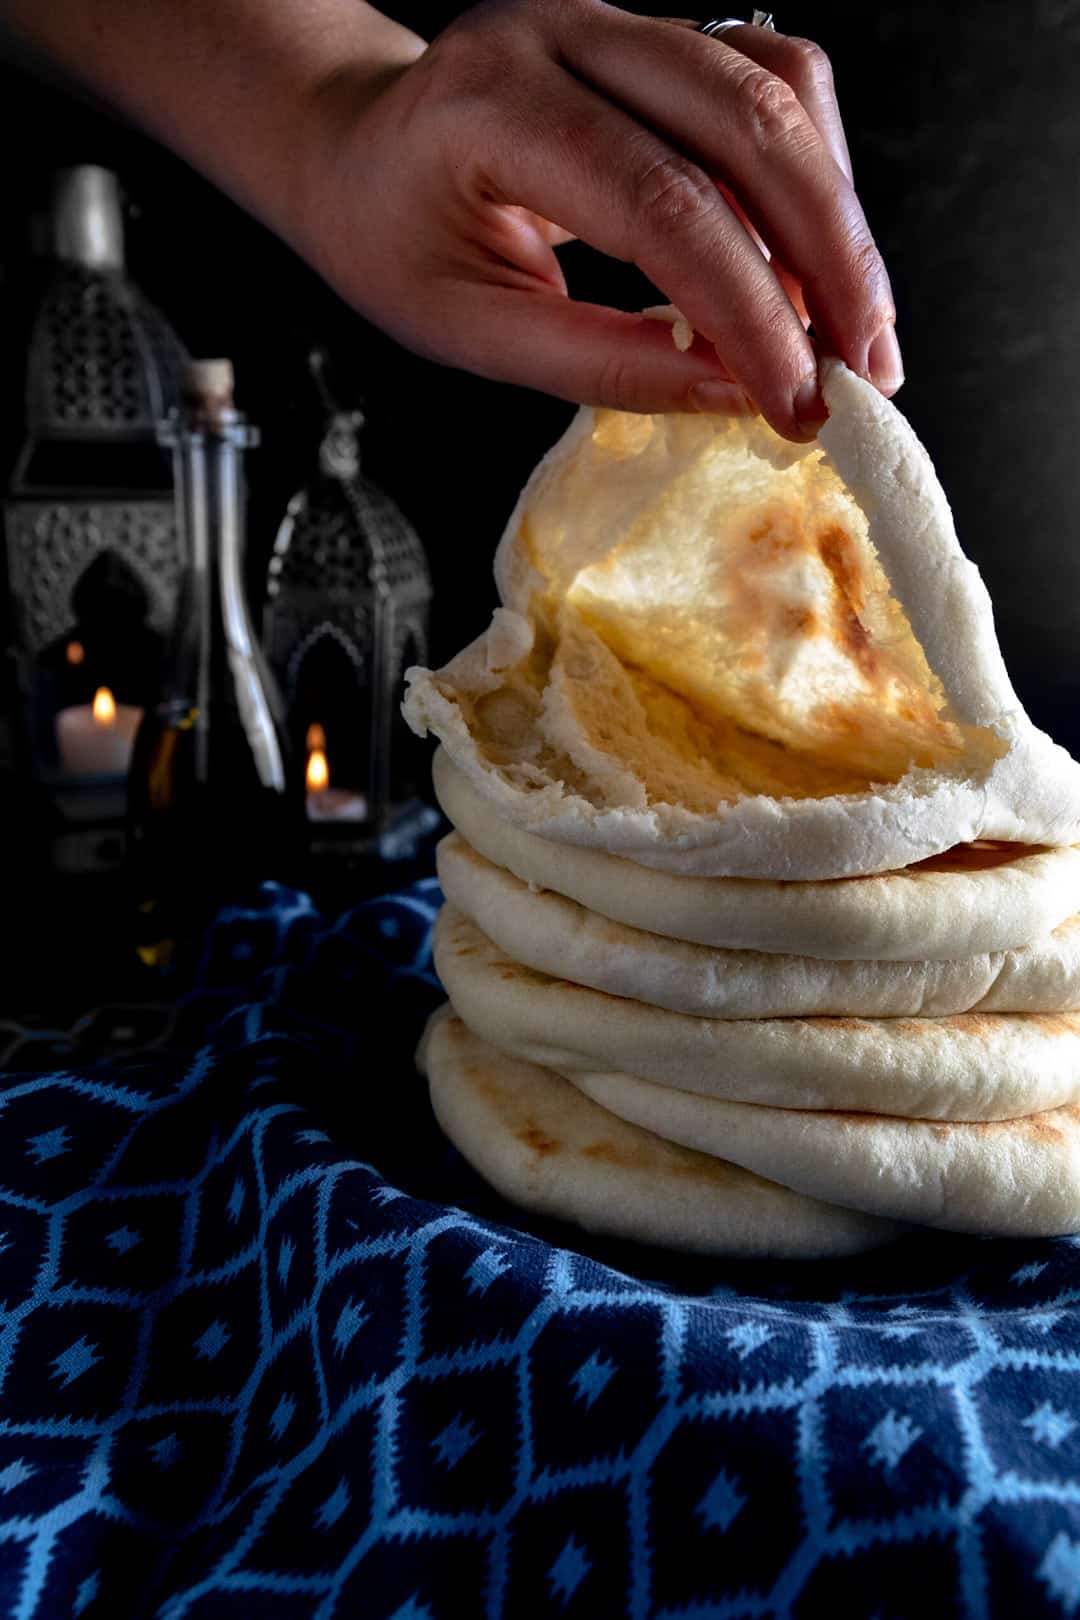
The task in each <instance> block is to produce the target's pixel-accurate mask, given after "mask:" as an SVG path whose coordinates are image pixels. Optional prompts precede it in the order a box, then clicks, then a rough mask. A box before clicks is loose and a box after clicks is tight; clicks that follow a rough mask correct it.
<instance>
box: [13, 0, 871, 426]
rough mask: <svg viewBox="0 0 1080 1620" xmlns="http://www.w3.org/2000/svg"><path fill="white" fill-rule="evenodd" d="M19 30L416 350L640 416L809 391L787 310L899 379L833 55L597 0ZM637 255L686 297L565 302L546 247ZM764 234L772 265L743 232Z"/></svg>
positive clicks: (269, 13) (352, 1) (301, 11)
mask: <svg viewBox="0 0 1080 1620" xmlns="http://www.w3.org/2000/svg"><path fill="white" fill-rule="evenodd" d="M4 3H5V12H4V15H5V17H6V19H7V21H8V22H9V24H10V26H11V27H12V28H13V29H14V30H15V31H16V33H19V34H21V35H22V36H23V37H24V38H25V39H27V40H28V41H29V42H30V43H31V44H32V45H33V46H34V47H36V48H37V49H38V50H39V51H41V52H42V53H44V54H45V55H47V56H48V57H50V58H51V59H52V60H53V61H55V62H57V63H58V64H60V65H61V66H63V67H64V68H66V70H67V71H68V72H70V73H71V74H72V75H73V76H75V77H77V78H80V79H82V80H83V81H84V82H86V83H87V84H88V85H90V86H91V87H92V88H93V89H94V90H96V91H97V92H98V93H99V94H101V95H103V96H104V97H105V98H106V99H108V100H110V101H111V102H113V103H114V104H115V105H117V106H118V107H120V108H122V109H123V110H124V111H125V112H127V113H128V114H129V115H130V116H131V117H133V118H134V119H135V120H136V121H137V122H139V123H141V124H142V125H143V126H144V127H145V128H147V129H148V130H150V131H152V132H153V133H154V134H155V135H157V136H158V137H159V138H160V139H161V140H162V141H164V142H165V143H166V144H168V145H169V146H171V147H172V148H173V149H174V150H176V151H177V152H179V153H181V154H182V155H183V156H184V157H186V158H187V159H188V160H189V161H190V162H191V163H192V164H193V165H195V166H196V167H197V168H199V169H201V170H202V171H203V172H204V173H205V174H207V175H208V176H209V177H210V178H211V179H212V180H214V181H215V182H216V183H217V184H218V185H220V186H221V187H222V188H223V189H224V190H225V191H227V192H229V193H230V194H231V195H232V196H233V197H235V198H236V199H237V201H238V202H240V203H241V204H243V205H244V206H245V207H247V208H248V209H250V210H251V211H252V212H253V213H255V214H256V215H258V216H259V217H260V218H261V219H263V220H264V221H265V222H266V223H267V224H268V225H270V226H271V227H272V228H273V229H274V230H276V231H278V232H279V233H280V234H281V235H282V236H283V237H285V238H286V239H287V240H288V241H290V242H291V243H292V244H293V246H294V247H296V248H297V249H298V250H299V251H300V252H301V253H302V254H304V255H305V257H307V258H308V259H309V260H310V262H311V263H312V264H313V265H315V267H316V268H317V269H318V270H319V271H320V272H321V273H322V274H323V275H324V276H325V277H326V278H327V279H328V280H329V281H330V282H331V284H332V285H333V286H335V287H336V288H337V290H338V291H339V292H340V293H342V294H343V296H344V297H346V298H347V299H348V300H349V301H350V302H351V303H352V304H353V305H354V306H355V307H356V308H357V309H359V310H361V311H362V312H363V313H364V314H365V315H366V316H368V317H369V318H370V319H371V320H373V321H375V322H376V323H377V324H379V325H381V326H382V327H384V329H385V330H387V331H389V332H390V333H391V334H392V335H394V336H395V337H397V338H398V339H399V340H400V341H401V342H403V343H405V344H407V345H408V346H410V347H411V348H414V349H415V350H417V351H418V352H420V353H424V354H427V355H429V356H430V357H431V358H434V359H437V360H440V361H444V362H447V363H450V364H454V365H461V366H464V367H467V368H469V369H472V370H475V371H478V372H480V373H482V374H484V375H487V376H492V377H498V378H502V379H505V380H508V381H512V382H517V383H522V384H525V385H527V386H531V387H538V388H543V389H547V390H548V391H550V392H552V393H555V394H559V395H561V396H562V397H564V398H567V399H574V400H585V401H590V402H593V403H599V404H611V405H617V406H622V407H624V408H628V409H636V410H673V409H675V410H677V409H684V410H685V409H700V410H732V409H735V410H737V409H745V408H746V402H747V400H748V399H749V400H750V401H751V402H752V403H753V404H754V405H756V406H757V407H758V408H759V409H760V410H762V411H763V412H764V414H765V415H766V416H767V417H768V418H769V420H770V421H771V422H772V423H773V425H774V426H775V427H777V429H778V430H779V431H780V432H782V433H785V434H787V435H788V436H789V437H793V438H801V437H805V436H807V434H808V433H810V432H812V431H813V428H814V424H815V422H816V421H817V420H819V419H820V416H821V413H822V406H821V402H820V396H819V394H818V390H817V382H816V355H815V353H814V350H813V348H812V346H811V344H810V342H809V340H808V338H807V336H806V332H805V327H804V320H803V318H802V317H803V312H804V304H805V310H806V311H808V312H809V316H810V318H811V319H812V320H813V323H814V327H815V330H816V331H817V332H818V334H819V335H820V336H821V338H822V339H823V341H824V342H825V343H826V344H827V346H828V347H829V348H830V349H831V350H832V351H833V352H836V353H839V354H840V355H841V356H842V357H843V358H844V359H846V360H847V362H848V364H849V365H851V366H852V367H853V368H854V369H855V370H857V371H859V372H861V373H862V374H863V375H868V376H870V377H871V379H872V380H873V381H875V382H876V383H877V384H878V386H879V387H881V388H882V389H883V391H885V392H889V393H891V392H892V391H894V389H895V388H896V387H898V386H899V383H900V381H901V380H902V373H901V366H900V357H899V350H898V348H897V347H896V341H895V337H894V336H893V335H892V320H893V310H892V304H891V299H890V294H889V286H888V278H887V276H886V274H885V270H884V266H883V265H882V263H881V259H880V256H879V255H878V253H877V250H876V248H875V246H874V243H873V239H872V237H871V235H870V232H869V230H868V228H867V225H866V221H865V219H864V217H863V214H862V210H861V208H860V206H859V203H858V199H857V197H856V195H855V191H854V189H853V186H852V182H851V176H850V166H849V163H848V158H847V150H846V146H845V144H844V138H843V131H842V125H841V123H840V118H839V113H838V112H837V110H836V101H835V96H834V95H833V91H832V85H831V76H830V75H829V71H828V63H827V62H826V61H825V58H824V57H823V56H822V55H821V53H820V52H819V51H817V50H816V47H813V46H810V45H808V44H807V42H806V41H802V40H789V39H785V38H784V37H783V36H780V35H773V34H766V33H765V32H764V31H763V30H761V29H758V28H753V27H744V28H738V29H734V30H731V31H730V32H729V33H727V34H725V35H724V37H723V39H722V40H712V39H706V38H704V37H703V36H701V35H700V34H697V33H696V32H695V31H694V30H693V29H692V28H689V27H686V26H676V25H675V24H674V23H673V22H672V21H670V20H665V19H656V18H647V17H646V18H643V17H634V16H630V15H628V14H627V13H624V12H621V11H618V10H617V9H616V8H615V7H613V6H609V5H605V4H602V3H601V0H487V3H485V4H482V5H479V6H477V7H475V8H474V10H472V11H470V12H467V13H466V14H465V15H464V16H463V17H462V18H460V19H459V20H458V21H457V22H456V23H454V24H453V25H452V26H451V27H450V28H448V29H447V30H446V31H445V32H444V33H443V34H442V35H440V36H439V38H438V39H437V40H436V41H435V42H434V43H433V44H432V46H431V47H430V48H426V47H425V45H424V42H423V41H422V40H421V39H419V38H418V37H417V36H416V35H415V34H412V33H411V32H409V30H407V29H404V28H401V27H399V26H398V25H397V24H395V23H393V22H391V21H389V20H388V19H387V18H385V17H384V16H382V15H381V14H380V13H379V12H377V11H376V10H374V8H373V7H371V6H368V5H363V4H360V3H359V0H4ZM571 235H575V236H580V237H582V238H583V239H585V240H586V241H588V242H590V243H591V244H592V245H593V246H595V247H598V248H600V249H601V250H602V251H604V252H607V253H610V254H612V255H614V256H615V257H618V258H620V259H626V260H632V261H633V262H634V263H636V264H638V265H640V267H641V268H642V269H643V270H644V271H645V272H646V274H647V275H649V277H650V278H651V279H652V280H653V281H654V282H655V283H656V285H657V286H659V287H660V288H661V289H662V290H663V292H664V293H665V294H666V295H667V296H668V297H669V298H670V299H671V300H672V301H673V302H674V303H677V304H678V305H679V306H680V308H682V309H683V310H684V311H685V313H686V314H687V315H688V316H689V317H690V319H691V321H692V322H693V325H694V327H695V329H696V331H697V332H698V333H699V334H700V336H699V338H698V341H696V342H695V344H694V345H693V347H692V348H691V349H690V350H689V351H688V352H687V353H685V354H680V353H678V352H677V351H676V350H675V348H674V346H673V345H672V343H671V337H670V333H669V332H668V331H667V330H666V329H665V328H663V327H661V326H659V325H658V324H657V323H655V322H652V321H646V320H642V319H641V318H640V317H637V316H634V315H626V314H623V313H621V312H619V311H616V310H612V309H607V308H604V307H603V306H599V305H589V304H583V303H577V302H573V301H571V300H570V299H568V297H567V295H566V285H565V282H564V280H563V276H562V271H561V269H560V267H559V262H558V258H557V256H556V253H555V251H554V247H555V245H556V244H557V243H558V242H559V241H562V240H566V239H567V238H568V237H569V236H571ZM760 242H764V243H765V244H766V245H767V247H768V249H769V250H770V252H771V254H772V259H771V262H770V260H769V259H768V258H767V257H766V256H765V255H764V254H763V253H762V252H761V251H760V247H759V243H760Z"/></svg>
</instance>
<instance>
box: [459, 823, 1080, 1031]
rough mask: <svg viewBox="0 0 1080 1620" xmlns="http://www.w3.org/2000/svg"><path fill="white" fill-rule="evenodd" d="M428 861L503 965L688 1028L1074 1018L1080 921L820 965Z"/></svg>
mask: <svg viewBox="0 0 1080 1620" xmlns="http://www.w3.org/2000/svg"><path fill="white" fill-rule="evenodd" d="M436 862H437V866H438V873H439V881H440V883H441V885H442V890H443V893H444V894H445V896H446V898H447V900H449V901H450V902H451V904H452V905H454V906H455V907H456V908H457V910H458V911H460V912H462V913H463V914H464V915H465V916H466V917H468V918H469V920H470V921H471V922H474V923H475V924H476V926H477V928H479V929H480V931H481V933H483V934H486V935H487V937H488V939H490V940H491V941H492V943H493V944H495V945H497V946H498V947H499V949H500V950H501V951H503V952H505V954H506V955H507V956H508V957H510V958H511V960H513V961H515V962H520V963H522V964H523V965H524V966H525V967H530V968H533V969H535V971H536V972H538V973H542V974H545V975H547V976H548V977H550V978H560V979H570V980H571V981H572V982H573V983H574V984H582V985H587V986H588V987H589V988H590V989H592V990H600V991H603V992H604V993H605V994H606V995H610V996H623V997H629V998H631V999H633V1000H635V1001H642V1002H646V1003H648V1004H649V1005H650V1006H653V1007H664V1008H667V1009H668V1011H670V1012H680V1013H689V1014H690V1015H691V1016H693V1017H695V1018H807V1017H812V1016H820V1015H822V1014H832V1015H835V1016H844V1015H858V1016H860V1017H863V1018H942V1017H946V1016H948V1015H950V1014H953V1013H962V1012H1043V1013H1053V1012H1072V1011H1076V1010H1078V1009H1080V917H1073V918H1071V919H1070V920H1069V921H1068V922H1065V923H1063V924H1062V925H1061V927H1060V928H1058V929H1057V930H1056V932H1054V933H1053V934H1049V935H1047V936H1046V938H1045V939H1044V940H1041V941H1040V942H1039V943H1037V944H1035V945H1028V946H1025V947H1024V948H1023V949H1022V950H1017V951H994V952H984V953H983V954H982V955H980V956H970V957H961V958H960V959H959V960H954V961H948V962H823V961H820V960H817V959H815V958H813V957H808V956H789V955H784V954H781V953H777V952H765V951H738V950H717V949H716V948H715V947H713V946H708V945H687V944H684V943H683V942H682V941H681V940H674V939H665V938H664V937H663V935H660V934H653V933H646V932H645V931H644V930H642V929H638V928H627V927H626V926H625V924H623V923H617V922H612V921H610V920H609V919H608V918H607V917H601V916H598V915H597V914H596V913H595V912H592V911H587V910H586V909H585V907H584V906H580V905H578V904H577V903H576V902H575V901H573V900H565V899H563V898H562V896H560V895H557V894H553V893H551V892H550V891H543V890H540V891H535V890H532V889H530V888H529V886H528V884H527V883H522V882H521V881H520V880H519V879H518V878H516V877H514V876H513V875H512V874H511V873H510V872H507V871H504V870H503V868H502V867H499V866H494V865H493V864H492V863H491V862H490V861H487V860H485V859H484V857H483V856H482V855H478V854H477V853H476V851H475V850H473V849H470V847H469V845H468V844H466V843H465V841H464V839H462V838H461V837H459V836H458V834H457V833H451V834H450V836H449V837H447V838H444V839H443V840H442V842H441V843H440V844H439V847H438V849H437V851H436ZM684 881H685V880H684ZM865 881H866V882H867V883H873V881H874V880H873V879H869V878H868V879H866V880H865Z"/></svg>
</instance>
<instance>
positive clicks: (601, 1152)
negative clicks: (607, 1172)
mask: <svg viewBox="0 0 1080 1620" xmlns="http://www.w3.org/2000/svg"><path fill="white" fill-rule="evenodd" d="M581 1152H582V1156H583V1158H586V1159H600V1160H602V1161H603V1162H604V1163H605V1164H625V1162H626V1154H625V1153H620V1152H619V1150H618V1148H617V1147H616V1146H615V1144H614V1142H590V1143H589V1145H588V1147H583V1148H582V1150H581Z"/></svg>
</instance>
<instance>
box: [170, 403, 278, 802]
mask: <svg viewBox="0 0 1080 1620" xmlns="http://www.w3.org/2000/svg"><path fill="white" fill-rule="evenodd" d="M161 438H162V441H163V442H164V443H166V444H168V445H170V446H171V448H172V452H173V467H174V476H175V486H176V499H177V514H178V518H179V525H180V531H181V534H182V536H183V538H184V542H185V550H186V565H185V575H184V586H183V590H182V592H181V601H180V607H179V612H178V615H177V635H176V639H175V656H174V657H173V658H172V659H171V660H170V661H169V668H168V671H167V674H166V679H165V682H164V685H163V691H162V696H163V700H164V703H165V704H166V705H168V706H170V707H171V708H172V709H174V710H177V711H179V710H180V709H183V710H184V711H185V714H186V723H187V724H189V725H190V726H191V727H192V729H193V730H194V732H195V775H196V778H197V779H198V780H199V781H208V780H209V777H210V774H211V757H210V756H211V750H212V745H213V742H214V737H215V735H218V736H220V734H221V732H222V730H223V729H227V728H228V726H230V725H232V724H234V723H235V722H237V721H238V722H239V724H240V726H242V728H243V731H244V732H245V733H246V736H247V741H248V745H249V747H250V749H251V752H252V755H253V757H254V760H255V765H256V769H257V771H258V775H259V778H260V780H261V781H262V782H263V784H264V785H265V786H267V787H271V788H274V789H275V790H276V791H278V792H283V791H284V790H285V762H284V758H283V755H282V750H281V740H280V736H279V733H278V726H277V722H278V719H279V716H278V712H277V711H278V709H279V707H280V705H279V703H278V702H277V699H276V692H275V691H274V688H273V684H272V681H271V678H270V676H269V672H268V670H267V669H266V666H265V663H264V661H263V658H262V653H261V649H260V647H259V644H258V641H257V639H256V636H255V632H254V628H253V626H252V622H251V616H250V613H249V611H248V605H247V596H246V592H245V588H244V541H245V532H246V511H245V504H246V503H245V483H244V467H243V454H244V451H245V449H247V447H248V446H249V445H251V444H254V443H255V442H257V435H256V433H255V431H254V429H252V428H251V427H250V426H249V424H248V423H247V422H246V421H245V420H244V419H243V418H242V417H240V416H239V415H238V413H237V412H235V411H233V410H232V409H231V408H230V409H229V410H228V411H226V412H224V413H221V415H220V416H219V417H218V419H216V420H215V419H211V418H208V417H207V415H206V413H205V412H202V411H190V410H188V411H182V412H177V413H174V414H173V416H172V417H171V418H170V420H169V422H168V423H167V424H166V426H165V428H164V429H163V430H162V433H161Z"/></svg>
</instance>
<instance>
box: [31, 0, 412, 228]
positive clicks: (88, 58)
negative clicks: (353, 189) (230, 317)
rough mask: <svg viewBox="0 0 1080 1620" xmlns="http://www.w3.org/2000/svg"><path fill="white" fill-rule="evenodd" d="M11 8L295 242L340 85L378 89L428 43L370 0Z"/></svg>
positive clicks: (39, 41) (38, 2)
mask: <svg viewBox="0 0 1080 1620" xmlns="http://www.w3.org/2000/svg"><path fill="white" fill-rule="evenodd" d="M0 18H2V19H3V21H4V23H5V24H6V25H7V26H8V27H9V28H10V30H11V31H12V32H13V33H14V34H15V35H16V36H17V37H19V38H21V39H22V40H24V41H25V42H26V43H27V44H28V45H29V46H30V47H31V49H33V50H35V51H37V52H39V53H41V54H42V55H43V56H44V57H46V58H47V59H48V60H49V61H51V62H53V63H55V64H56V65H57V66H59V67H60V68H62V69H63V70H65V71H66V72H67V73H69V74H70V75H71V76H72V77H73V78H76V79H78V80H81V81H82V82H83V83H85V84H86V85H87V86H88V87H89V88H90V89H92V90H94V91H96V92H97V93H98V94H99V95H101V96H102V97H104V98H105V99H106V100H107V101H109V102H111V103H112V104H113V105H114V106H116V107H117V108H119V109H121V110H122V111H123V112H125V113H126V114H127V115H128V116H129V117H131V118H132V119H133V120H135V122H137V123H139V124H141V125H142V126H143V127H144V128H145V129H147V130H149V131H150V132H151V133H152V134H154V135H156V136H157V137H158V138H159V139H160V140H162V141H163V142H164V143H165V144H166V145H167V146H169V147H171V148H172V149H173V150H174V151H176V152H178V153H180V154H181V156H183V157H185V158H186V159H187V160H188V161H189V162H190V163H192V164H193V165H194V166H195V167H196V168H198V169H200V170H201V171H202V172H203V173H204V174H206V175H208V176H209V178H210V179H212V180H213V181H215V182H216V183H217V184H218V185H219V186H221V187H222V189H223V190H225V191H227V192H229V193H230V195H232V196H233V197H235V198H236V200H237V201H238V202H240V203H241V204H243V206H245V207H246V208H248V209H250V210H251V212H252V213H254V214H256V215H258V216H259V217H260V218H261V219H263V220H264V221H265V222H266V223H267V224H268V225H270V226H271V227H272V228H273V229H274V230H277V231H279V232H280V233H281V234H282V235H283V236H285V237H286V238H289V239H291V240H293V241H295V240H296V237H297V235H298V234H302V230H303V224H302V222H303V220H304V217H305V209H304V203H305V191H306V187H307V185H308V176H309V173H310V163H311V162H312V161H313V160H314V161H317V158H316V157H315V153H316V150H317V142H318V130H319V127H320V122H321V117H322V108H323V105H324V104H325V103H326V102H328V101H329V100H332V99H333V97H332V91H333V88H334V86H335V85H336V83H337V82H338V81H339V80H340V79H341V78H342V77H344V76H347V77H348V81H349V85H350V93H355V94H356V95H357V96H358V97H359V96H362V95H363V94H364V93H365V90H370V93H371V94H375V93H376V92H377V90H378V89H379V87H380V85H381V84H382V83H383V82H384V81H385V79H386V78H387V76H392V75H394V74H396V73H397V72H399V71H400V70H401V69H402V68H404V67H406V66H407V65H408V64H409V63H410V62H412V61H414V60H415V59H416V57H417V56H419V55H420V54H421V53H422V52H423V50H424V42H423V41H422V40H421V39H419V38H418V37H417V35H415V34H413V33H411V32H410V31H409V30H408V29H406V28H402V27H400V26H399V25H398V24H396V23H394V22H391V21H390V19H389V18H387V17H384V16H383V15H382V14H381V13H380V12H378V11H376V10H375V9H374V8H373V7H372V6H368V5H364V4H361V3H359V0H149V3H148V0H0Z"/></svg>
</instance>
